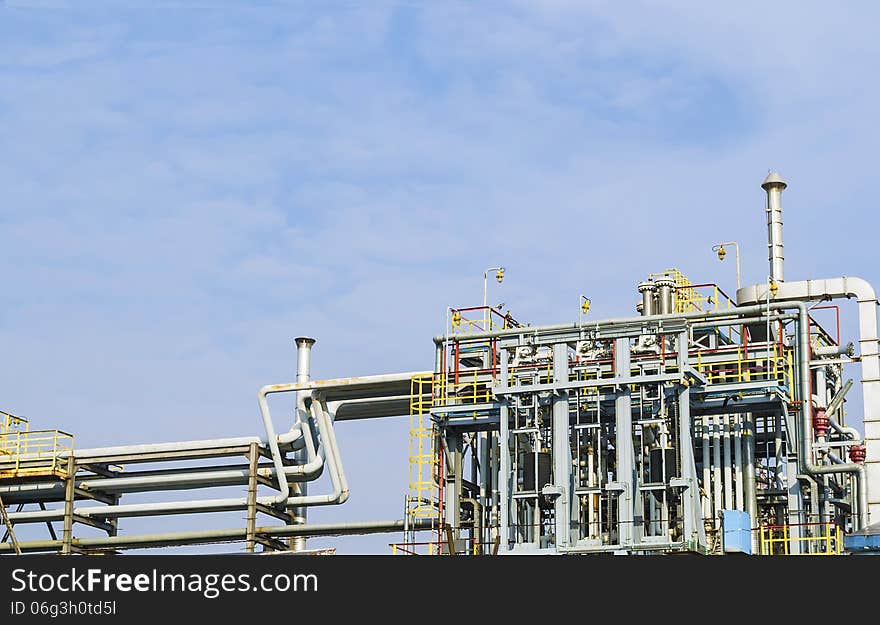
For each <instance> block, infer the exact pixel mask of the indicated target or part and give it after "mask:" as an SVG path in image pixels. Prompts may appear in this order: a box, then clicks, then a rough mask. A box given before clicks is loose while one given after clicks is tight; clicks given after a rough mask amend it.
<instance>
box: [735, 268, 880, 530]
mask: <svg viewBox="0 0 880 625" xmlns="http://www.w3.org/2000/svg"><path fill="white" fill-rule="evenodd" d="M766 288H767V287H766V285H758V284H755V285H750V286H746V287H743V288H741V289H739V290H738V291H737V292H736V299H737V303H738V304H746V305H748V304H751V303H752V302H755V301H759V300H760V298H761V296H763V294H764V292H765V290H766ZM841 298H847V299H850V298H855V299H856V301H857V302H858V305H859V352H860V354H859V355H860V358H861V362H862V400H863V404H864V423H865V446H866V448H867V459H866V462H865V464H864V466H863V467H862V470H861V473H863V474H865V475H870V478H869V479H868V480H860V482H862V481H867V484H866V485H865V489H866V494H865V498H866V499H865V501H866V506H867V507H868V512H867V515H868V516H867V518H866V519H865V520H870V515H871V514H875V515H877V516H880V347H878V345H880V342H878V336H877V311H876V308H877V295H876V293H875V292H874V289H873V287H872V286H871V285H870V284H869V283H868V282H867V281H865V280H863V279H861V278H852V277H846V276H844V277H841V278H830V279H818V280H802V281H799V282H786V283H785V284H780V285H778V291H777V293H776V296H775V297H774V300H776V301H775V302H774V303H776V304H780V305H783V304H784V303H786V302H798V303H800V304H801V305H802V303H803V302H806V301H818V300H832V299H841ZM805 310H806V309H804V312H802V316H805V315H806V314H807V313H806V312H805ZM807 334H809V330H807ZM805 351H806V352H807V354H809V349H807V350H805ZM803 365H804V367H805V368H806V369H807V371H809V359H808V360H806V361H805V363H803ZM802 375H804V376H805V377H806V378H807V379H808V378H809V374H802ZM806 388H809V386H807V387H806ZM842 466H843V465H842ZM846 466H850V465H846ZM867 489H870V492H868V490H867Z"/></svg>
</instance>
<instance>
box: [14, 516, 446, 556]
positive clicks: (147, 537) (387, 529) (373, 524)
mask: <svg viewBox="0 0 880 625" xmlns="http://www.w3.org/2000/svg"><path fill="white" fill-rule="evenodd" d="M431 523H432V520H431V519H412V520H410V522H409V528H410V529H411V530H429V529H431V527H432V526H431ZM403 526H404V521H403V520H396V521H366V522H355V523H324V524H313V525H269V526H266V527H258V528H256V531H255V533H256V534H257V535H265V536H347V535H354V534H389V533H393V532H398V531H402V530H403ZM246 538H247V530H245V529H242V528H234V529H218V530H197V531H190V532H174V533H167V534H142V535H139V536H107V537H99V538H74V539H73V541H72V545H73V546H74V547H75V548H79V549H84V550H85V549H94V550H99V549H145V548H150V547H173V546H179V545H194V544H206V543H218V542H230V543H231V542H241V541H243V540H245V539H246ZM63 542H64V541H62V540H35V541H28V542H23V543H19V545H20V546H21V550H22V551H23V552H40V551H57V550H59V549H60V548H61V547H62V545H63ZM12 551H13V548H12V545H11V544H9V543H0V554H3V553H8V552H12Z"/></svg>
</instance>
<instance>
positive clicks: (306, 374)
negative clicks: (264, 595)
mask: <svg viewBox="0 0 880 625" xmlns="http://www.w3.org/2000/svg"><path fill="white" fill-rule="evenodd" d="M294 341H295V342H296V381H297V382H308V381H309V380H310V379H311V371H312V346H313V345H314V344H315V339H313V338H309V337H307V336H298V337H297V338H296V339H294ZM306 395H307V393H306V392H305V391H303V392H300V393H297V396H296V418H297V422H300V423H301V422H302V421H304V420H306V419H307V418H308V417H307V416H306V410H305V407H306ZM303 455H304V454H302V453H298V454H297V455H296V456H295V458H296V460H297V464H302V463H303V462H306V459H305V458H304V457H303ZM292 488H293V491H294V493H295V494H297V495H306V494H308V488H309V486H308V484H306V483H301V484H294V485H293V487H292ZM291 513H292V515H293V523H292V524H293V525H305V524H306V523H307V522H308V512H307V509H306V508H305V507H304V506H297V507H296V508H293V509H292V510H291ZM289 545H290V548H291V550H293V551H305V550H306V537H305V536H295V537H293V538H291V539H290V541H289Z"/></svg>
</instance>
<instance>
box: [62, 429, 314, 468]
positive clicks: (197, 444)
mask: <svg viewBox="0 0 880 625" xmlns="http://www.w3.org/2000/svg"><path fill="white" fill-rule="evenodd" d="M301 436H302V432H301V431H300V429H299V427H297V426H295V427H293V428H291V429H290V431H289V432H285V433H284V434H281V435H279V436H278V437H277V438H276V440H277V441H278V444H279V445H280V446H284V447H288V448H294V449H295V448H301V447H302V445H303V442H302V441H301V440H300V437H301ZM251 443H259V444H260V445H262V446H266V445H267V444H268V439H267V438H266V437H262V438H260V437H257V436H240V437H236V438H211V439H205V440H193V441H177V442H171V443H148V444H141V445H118V446H115V447H94V448H91V449H76V450H75V452H70V451H63V452H61V453H59V454H58V456H59V457H60V458H67V457H68V456H69V455H70V454H71V453H75V455H76V459H77V461H79V462H80V463H88V462H89V459H90V458H112V457H113V456H132V455H139V454H161V453H174V452H186V451H209V450H212V449H222V448H225V447H247V446H248V445H250V444H251Z"/></svg>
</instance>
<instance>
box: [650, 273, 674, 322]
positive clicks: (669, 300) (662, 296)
mask: <svg viewBox="0 0 880 625" xmlns="http://www.w3.org/2000/svg"><path fill="white" fill-rule="evenodd" d="M655 284H656V285H657V301H658V303H659V310H657V313H658V314H661V315H671V314H672V313H674V312H675V280H673V279H672V278H668V277H663V278H660V279H659V280H657V281H656V282H655Z"/></svg>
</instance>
